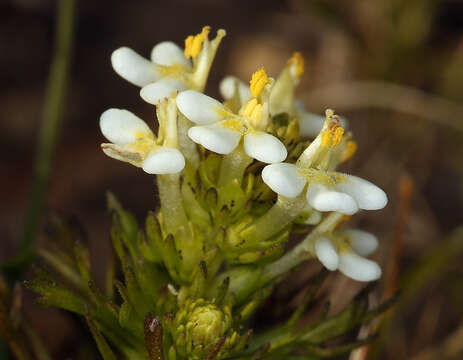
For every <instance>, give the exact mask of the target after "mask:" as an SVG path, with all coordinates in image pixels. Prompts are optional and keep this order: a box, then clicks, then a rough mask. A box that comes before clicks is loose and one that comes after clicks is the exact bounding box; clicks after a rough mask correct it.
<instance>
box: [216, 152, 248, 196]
mask: <svg viewBox="0 0 463 360" xmlns="http://www.w3.org/2000/svg"><path fill="white" fill-rule="evenodd" d="M251 162H252V159H251V158H250V157H249V156H248V155H247V154H246V153H245V152H244V147H243V144H242V143H241V144H240V145H238V146H237V148H236V149H235V150H233V152H232V153H230V154H228V155H224V157H223V160H222V165H221V167H220V175H219V183H218V187H219V188H221V187H224V186H226V185H227V184H229V183H230V182H231V181H233V180H234V179H237V180H238V181H239V183H240V184H241V181H242V179H243V175H244V171H245V170H246V168H247V167H248V166H249V164H251Z"/></svg>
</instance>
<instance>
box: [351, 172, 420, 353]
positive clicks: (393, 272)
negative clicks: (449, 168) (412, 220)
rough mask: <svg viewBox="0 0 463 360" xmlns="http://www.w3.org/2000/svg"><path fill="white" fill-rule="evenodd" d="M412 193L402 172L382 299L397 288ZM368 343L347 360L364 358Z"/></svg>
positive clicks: (368, 330)
mask: <svg viewBox="0 0 463 360" xmlns="http://www.w3.org/2000/svg"><path fill="white" fill-rule="evenodd" d="M412 195H413V181H412V179H411V178H410V176H409V175H407V174H403V175H402V176H401V178H400V183H399V208H398V211H397V219H396V222H395V228H394V239H393V242H392V248H391V250H390V255H389V257H388V259H389V262H388V265H387V268H386V276H385V287H384V291H383V295H382V299H383V301H384V300H386V299H388V298H390V297H391V296H393V295H394V294H395V293H396V292H397V290H398V289H399V281H400V276H399V273H400V260H401V258H402V254H403V250H404V239H405V233H406V231H407V225H408V219H409V215H410V204H411V200H412ZM387 318H388V313H385V314H384V315H382V316H380V317H378V318H377V319H375V321H374V322H372V323H371V324H370V325H367V327H366V328H362V329H361V331H360V335H362V336H363V337H366V336H368V335H369V334H370V335H371V334H374V333H376V332H377V330H378V328H379V327H380V326H381V323H382V322H383V321H385V320H387ZM369 350H370V345H365V346H363V347H361V348H359V349H356V350H354V351H353V352H352V353H351V355H350V357H349V360H365V359H367V357H368V352H369Z"/></svg>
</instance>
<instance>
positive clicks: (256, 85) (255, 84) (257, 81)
mask: <svg viewBox="0 0 463 360" xmlns="http://www.w3.org/2000/svg"><path fill="white" fill-rule="evenodd" d="M267 83H268V76H267V73H266V72H265V70H264V68H261V69H259V70H257V71H256V72H255V73H254V74H252V77H251V81H250V82H249V89H250V90H251V93H252V96H254V97H258V96H259V94H260V93H261V92H262V89H263V88H264V86H265V85H267Z"/></svg>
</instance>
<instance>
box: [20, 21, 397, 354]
mask: <svg viewBox="0 0 463 360" xmlns="http://www.w3.org/2000/svg"><path fill="white" fill-rule="evenodd" d="M209 33H210V28H209V27H204V28H203V30H202V31H201V33H199V34H197V35H194V36H188V37H187V38H186V40H185V48H184V49H181V48H180V47H179V46H177V45H176V44H174V43H173V42H168V41H167V42H162V43H160V44H157V45H156V46H155V47H154V48H153V50H152V52H151V58H150V59H146V58H144V57H142V56H140V55H138V54H137V53H136V52H134V51H133V50H131V49H129V48H126V47H122V48H119V49H117V50H116V51H114V52H113V54H112V56H111V62H112V66H113V68H114V70H115V71H116V72H117V73H118V74H119V75H120V76H121V77H123V78H124V79H126V80H127V81H129V82H130V83H132V84H134V85H136V86H138V87H140V88H141V89H140V96H141V98H142V99H143V100H145V101H146V102H148V103H150V104H153V105H154V106H155V107H156V115H157V116H156V117H157V126H153V128H156V127H157V129H158V130H157V134H155V133H154V132H153V130H152V128H150V126H149V125H148V124H147V123H146V122H145V121H143V120H142V119H140V118H139V117H137V116H136V115H135V114H133V113H132V112H130V111H128V110H125V109H117V108H112V109H109V110H106V111H105V112H104V113H103V114H102V115H101V117H100V128H101V131H102V133H103V135H104V136H105V137H106V138H107V139H108V141H109V142H108V143H104V144H102V145H101V148H102V150H103V151H104V153H105V154H107V155H108V156H110V157H112V158H114V159H117V160H121V161H124V162H127V163H129V164H132V165H135V166H137V167H140V168H142V169H143V170H144V172H145V173H148V174H153V175H155V178H156V182H157V192H158V194H159V199H160V206H159V208H158V209H156V210H155V211H150V212H149V213H148V215H147V216H146V219H145V221H144V223H143V224H139V223H138V222H137V221H136V219H135V218H134V216H133V215H131V214H130V213H129V212H128V211H127V210H125V209H124V208H123V207H122V206H121V205H120V204H119V202H118V201H117V200H116V199H115V197H114V196H113V195H109V196H108V203H109V208H110V209H111V213H112V218H113V225H112V229H111V237H112V244H113V248H114V252H115V254H116V255H117V258H118V263H119V264H120V269H121V270H118V269H119V267H117V266H116V265H115V264H114V263H111V266H110V268H109V269H108V272H107V285H106V289H105V290H104V291H101V290H99V289H98V287H97V286H96V285H95V283H94V281H93V280H92V277H91V275H90V263H89V261H88V249H87V248H86V247H85V246H84V245H83V244H82V243H81V242H74V240H73V239H74V238H73V233H72V230H70V229H69V228H68V227H66V226H65V225H64V224H62V223H59V224H58V225H57V229H58V230H57V233H58V234H59V236H58V237H57V239H58V241H57V242H56V243H55V246H54V248H53V249H52V250H43V251H42V255H43V257H44V258H45V260H46V261H47V262H48V263H49V264H50V265H52V266H53V267H54V269H55V270H57V271H58V272H59V273H60V275H61V279H60V280H57V278H55V277H54V276H53V275H51V274H49V273H45V272H44V271H43V270H40V271H39V272H40V273H39V276H38V277H37V278H36V279H35V280H33V281H31V282H29V284H28V285H29V287H30V288H32V289H33V290H35V291H36V292H38V293H40V294H41V295H42V297H41V298H40V299H39V301H40V302H42V303H43V304H46V305H49V306H56V307H60V308H63V309H66V310H69V311H72V312H75V313H77V314H80V315H82V316H85V317H86V320H87V322H88V325H89V327H90V329H91V332H92V334H93V336H94V338H95V341H96V343H97V345H98V349H99V350H100V352H101V354H102V356H103V358H104V359H121V358H124V359H131V360H133V359H135V360H136V359H140V360H141V359H169V360H173V359H178V360H181V359H209V360H210V359H290V358H292V359H298V358H299V359H302V358H320V357H330V356H332V355H337V354H340V353H343V352H349V351H350V350H351V349H352V348H355V347H356V346H359V345H361V344H362V343H366V342H368V341H370V340H371V338H366V339H362V340H355V339H354V340H352V338H350V339H349V338H348V337H347V338H344V341H343V342H339V341H338V342H336V345H330V344H331V343H332V342H330V341H331V340H332V339H335V338H338V337H340V336H342V335H344V334H346V333H348V332H349V331H350V330H351V329H353V328H355V327H358V326H359V325H360V324H361V323H363V322H365V321H367V320H370V319H371V318H372V317H374V316H375V315H376V314H378V313H380V312H381V311H383V310H384V309H386V308H387V307H388V306H389V305H390V302H387V303H385V304H383V305H381V306H380V307H379V308H376V309H369V306H368V300H367V295H368V292H369V290H370V287H369V286H367V287H366V288H365V289H364V290H363V291H362V292H361V293H360V294H359V295H358V296H357V297H355V298H354V299H353V300H352V301H351V302H350V303H349V305H347V307H346V308H345V309H344V310H342V311H341V312H339V313H336V314H331V313H330V312H328V311H323V312H322V314H319V315H317V316H315V317H312V321H311V322H309V323H308V324H306V325H304V326H301V325H300V324H299V319H300V318H301V316H302V315H304V314H305V313H306V308H307V306H308V304H310V303H312V299H313V298H314V296H315V294H316V292H317V289H318V288H319V287H320V286H321V284H322V282H323V280H324V279H325V277H326V274H327V273H328V271H327V270H329V271H336V270H339V271H340V272H342V273H343V274H344V275H345V276H348V277H350V278H352V279H354V280H357V281H364V282H370V281H374V280H377V279H379V278H380V276H381V268H380V267H379V266H378V264H377V263H375V262H373V261H371V260H369V259H367V258H366V257H367V256H368V255H370V254H371V253H372V252H373V251H375V249H376V248H377V246H378V241H377V238H376V237H375V236H374V235H373V234H370V233H368V232H366V231H363V230H360V229H349V228H347V227H345V226H341V225H342V224H343V223H344V222H345V221H346V220H347V219H348V217H349V216H351V215H353V214H355V213H356V212H357V211H359V210H360V209H363V210H378V209H381V208H383V207H384V206H385V205H386V203H387V197H386V194H385V193H384V191H382V190H381V189H380V188H378V187H377V186H375V185H374V184H372V183H370V182H369V181H367V180H364V179H361V178H359V177H356V176H354V175H350V174H344V173H341V172H338V171H336V168H337V167H338V165H340V164H341V163H343V162H345V161H347V160H349V159H350V158H351V157H352V156H353V155H354V153H355V151H356V149H357V145H356V143H355V142H354V141H353V140H352V134H351V133H350V132H347V133H346V130H345V129H346V126H347V125H346V121H345V120H344V119H343V118H340V117H339V116H337V115H335V113H334V111H332V110H330V109H328V110H326V114H325V117H322V116H318V115H315V114H312V113H309V112H307V111H306V110H305V109H304V107H303V106H302V105H301V104H300V103H299V102H298V101H297V100H296V98H295V89H296V87H297V85H298V83H299V81H300V79H301V76H302V75H303V73H304V59H303V58H302V56H301V55H300V54H299V53H295V54H294V55H293V56H292V57H291V58H290V59H289V60H288V62H287V64H286V66H285V67H284V68H283V70H282V71H281V73H280V74H279V75H278V76H277V77H276V78H275V79H274V78H271V77H269V76H268V75H267V73H266V71H265V70H264V69H263V68H260V69H258V70H257V71H256V72H255V73H254V74H252V76H251V79H250V82H249V85H248V84H246V83H244V82H242V81H240V80H239V79H237V78H235V77H233V76H228V77H226V78H225V79H224V80H223V81H222V82H221V84H220V93H221V94H222V97H223V99H224V100H223V101H219V100H216V99H214V98H212V97H209V96H207V95H205V94H204V88H205V85H206V80H207V77H208V74H209V71H210V68H211V65H212V62H213V59H214V57H215V54H216V51H217V49H218V47H219V45H220V42H221V40H222V38H223V37H224V36H225V31H224V30H219V31H218V32H217V35H216V37H215V38H214V39H213V40H209ZM140 176H146V174H142V173H140ZM152 195H153V194H148V196H152ZM296 232H297V233H301V232H302V233H303V234H304V237H303V239H302V240H300V241H299V242H298V243H297V244H296V245H295V246H293V247H288V246H286V245H287V243H288V239H289V238H290V237H291V235H292V234H294V233H296ZM66 249H67V250H66ZM69 249H70V250H69ZM309 259H318V260H319V261H320V262H321V263H322V264H323V266H324V268H326V269H327V270H322V271H321V272H320V274H319V275H317V276H315V277H314V278H313V279H312V280H311V282H310V283H309V285H308V287H307V289H306V292H305V297H304V299H303V300H302V301H301V305H300V306H299V307H298V308H297V309H296V310H295V311H294V313H293V315H292V316H291V317H289V318H288V319H287V320H286V321H285V322H284V323H279V324H274V327H271V328H267V329H264V330H261V331H256V332H254V331H253V326H254V325H255V324H254V323H253V315H254V314H255V312H256V311H257V310H258V309H259V306H260V305H261V303H262V302H263V301H264V300H265V299H266V298H268V297H269V295H270V294H271V293H272V291H273V289H274V288H275V286H276V285H278V284H279V283H281V281H282V280H283V279H285V277H286V275H288V274H289V273H290V272H291V273H292V274H293V276H297V271H293V269H295V268H296V267H297V266H298V265H300V264H302V263H303V262H305V261H306V260H309ZM62 280H65V284H66V285H62V283H61V281H62ZM352 341H353V342H352ZM298 356H299V357H298ZM307 356H309V357H307Z"/></svg>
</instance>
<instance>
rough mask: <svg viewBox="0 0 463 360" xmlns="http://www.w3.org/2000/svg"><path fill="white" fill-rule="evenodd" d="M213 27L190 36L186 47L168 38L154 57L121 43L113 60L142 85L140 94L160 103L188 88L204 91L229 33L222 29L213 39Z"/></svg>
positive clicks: (117, 68)
mask: <svg viewBox="0 0 463 360" xmlns="http://www.w3.org/2000/svg"><path fill="white" fill-rule="evenodd" d="M209 32H210V27H209V26H206V27H204V28H203V30H202V32H201V33H199V34H197V35H195V36H193V35H191V36H189V37H187V38H186V40H185V50H183V49H182V48H180V47H179V46H178V45H176V44H175V43H173V42H170V41H164V42H161V43H159V44H157V45H156V46H155V47H154V48H153V50H152V51H151V60H148V59H145V58H144V57H142V56H141V55H139V54H137V53H136V52H135V51H133V50H132V49H129V48H127V47H121V48H119V49H117V50H115V51H114V52H113V53H112V55H111V63H112V66H113V68H114V70H115V71H116V73H117V74H119V75H120V76H121V77H123V78H124V79H125V80H127V81H129V82H130V83H132V84H134V85H136V86H139V87H142V89H141V91H140V96H141V97H142V98H143V100H145V101H146V102H148V103H150V104H154V105H156V104H157V103H158V102H160V101H161V100H163V99H164V98H168V97H170V96H171V95H172V94H173V93H176V92H178V91H182V90H185V89H195V90H198V91H202V90H203V89H204V86H205V84H206V80H207V76H208V74H209V69H210V67H211V65H212V61H213V59H214V56H215V53H216V51H217V48H218V46H219V44H220V42H221V40H222V38H223V37H224V36H225V30H219V31H218V32H217V36H216V38H215V39H214V40H212V41H209V38H208V36H209Z"/></svg>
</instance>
